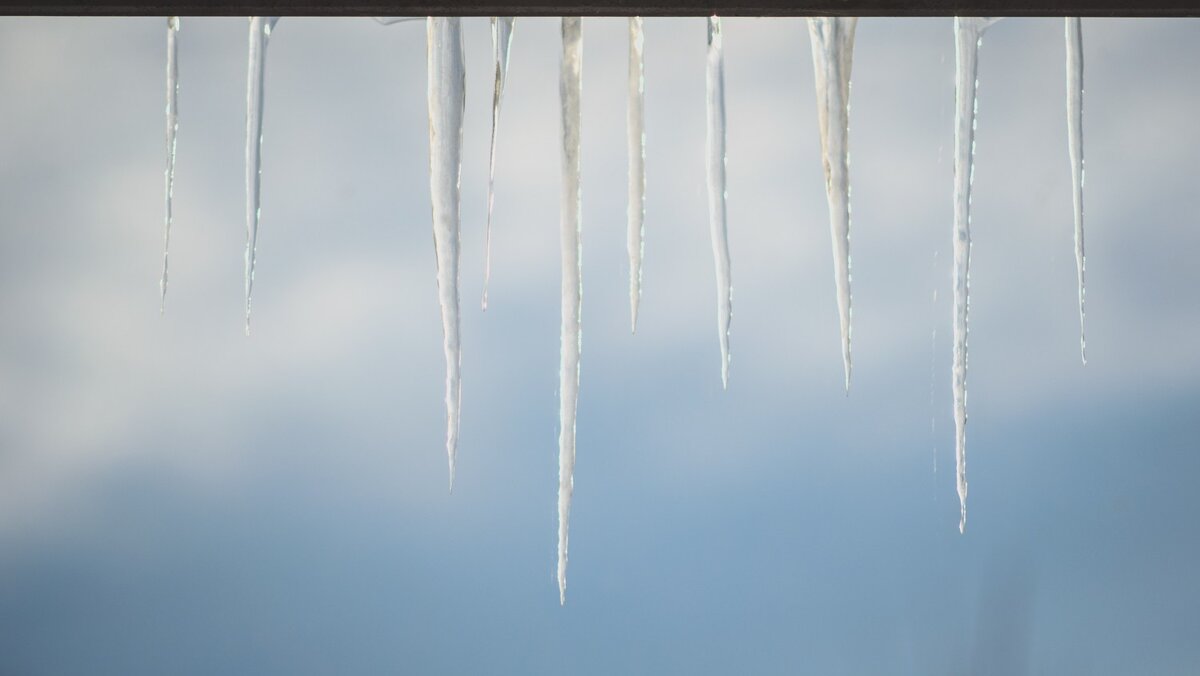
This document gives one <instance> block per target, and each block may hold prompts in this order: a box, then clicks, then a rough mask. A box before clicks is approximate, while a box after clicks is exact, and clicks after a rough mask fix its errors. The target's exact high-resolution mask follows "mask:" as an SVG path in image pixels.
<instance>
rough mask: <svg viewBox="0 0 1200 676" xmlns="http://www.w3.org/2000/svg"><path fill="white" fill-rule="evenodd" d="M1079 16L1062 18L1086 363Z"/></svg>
mask: <svg viewBox="0 0 1200 676" xmlns="http://www.w3.org/2000/svg"><path fill="white" fill-rule="evenodd" d="M1082 23H1083V22H1082V21H1081V20H1080V18H1079V17H1077V16H1076V17H1067V18H1066V39H1067V151H1068V153H1069V154H1070V157H1071V188H1072V191H1071V197H1072V204H1073V206H1074V208H1075V269H1076V272H1077V273H1078V275H1079V356H1080V358H1081V359H1082V360H1083V363H1085V364H1086V363H1087V337H1086V335H1085V333H1084V327H1083V301H1084V284H1083V276H1084V271H1085V268H1086V267H1087V266H1086V259H1085V258H1084V251H1083V26H1082Z"/></svg>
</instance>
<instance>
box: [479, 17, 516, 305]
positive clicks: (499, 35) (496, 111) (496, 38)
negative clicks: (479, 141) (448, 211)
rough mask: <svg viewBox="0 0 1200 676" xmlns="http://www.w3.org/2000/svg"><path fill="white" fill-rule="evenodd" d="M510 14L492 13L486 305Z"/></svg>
mask: <svg viewBox="0 0 1200 676" xmlns="http://www.w3.org/2000/svg"><path fill="white" fill-rule="evenodd" d="M515 21H516V19H515V18H514V17H511V16H494V17H492V51H493V52H495V55H496V82H495V87H494V89H493V92H492V145H491V152H490V153H489V155H488V196H487V200H488V206H487V228H486V229H485V230H484V236H483V309H484V310H486V309H487V305H488V283H489V282H490V281H491V279H492V206H493V205H494V204H495V201H496V200H495V197H496V192H495V186H496V126H497V125H498V124H499V123H500V100H501V98H502V97H503V96H504V81H505V80H506V79H507V78H508V50H509V48H510V47H512V33H513V23H514V22H515Z"/></svg>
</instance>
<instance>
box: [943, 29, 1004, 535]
mask: <svg viewBox="0 0 1200 676" xmlns="http://www.w3.org/2000/svg"><path fill="white" fill-rule="evenodd" d="M994 21H996V19H993V18H966V17H955V19H954V46H955V61H954V103H955V105H954V237H953V242H954V274H953V278H954V282H953V286H954V366H953V369H952V378H951V381H952V386H953V389H954V456H955V461H956V464H957V466H958V467H957V469H958V473H957V484H958V502H959V509H960V510H961V514H960V516H959V522H958V530H959V532H960V533H961V532H963V531H964V530H965V529H966V527H967V310H968V308H969V303H968V298H967V295H968V290H969V288H970V268H971V182H972V180H973V178H974V172H975V165H974V162H975V113H976V111H977V105H976V100H975V92H976V89H977V88H978V86H979V81H978V73H979V62H978V58H979V45H980V43H981V42H982V40H983V31H984V29H986V28H987V27H988V26H990V25H991V24H992V23H993V22H994Z"/></svg>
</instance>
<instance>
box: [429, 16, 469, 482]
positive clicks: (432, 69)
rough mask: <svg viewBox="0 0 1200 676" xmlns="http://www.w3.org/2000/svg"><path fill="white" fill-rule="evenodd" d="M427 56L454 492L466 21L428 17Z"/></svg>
mask: <svg viewBox="0 0 1200 676" xmlns="http://www.w3.org/2000/svg"><path fill="white" fill-rule="evenodd" d="M426 54H427V63H428V67H429V89H428V100H429V191H430V197H431V201H432V203H433V244H434V252H435V254H436V256H437V286H438V304H439V305H440V306H441V311H442V333H443V337H444V340H443V343H442V347H443V349H444V350H445V353H446V457H447V460H448V461H449V463H450V490H451V491H453V490H454V461H455V456H456V454H457V452H458V421H459V407H460V405H461V403H462V390H461V366H462V356H461V350H460V345H459V316H458V306H459V303H458V250H459V211H458V208H459V180H460V176H461V173H462V137H463V112H464V108H465V102H466V70H465V66H464V58H463V43H462V20H461V19H458V18H449V17H429V19H428V21H427V22H426Z"/></svg>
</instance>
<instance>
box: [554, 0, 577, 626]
mask: <svg viewBox="0 0 1200 676" xmlns="http://www.w3.org/2000/svg"><path fill="white" fill-rule="evenodd" d="M562 40H563V52H562V72H561V76H560V80H559V98H560V99H561V103H562V141H563V147H562V162H563V169H562V171H563V173H562V206H561V209H562V223H561V232H562V235H561V236H562V333H561V341H562V347H561V353H560V362H559V371H558V376H559V409H558V423H559V432H558V602H559V604H564V603H566V600H567V529H568V525H569V521H570V516H571V493H572V492H573V491H574V490H575V478H574V473H575V414H576V411H577V409H578V403H579V354H580V349H581V346H582V334H581V326H580V321H581V318H582V307H583V264H582V258H583V244H582V241H581V239H580V235H581V233H582V226H583V214H582V210H581V208H580V204H581V200H582V193H581V190H580V182H579V173H580V149H581V146H580V126H581V124H582V122H583V109H582V98H583V31H582V26H581V21H580V19H579V17H563V19H562Z"/></svg>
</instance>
